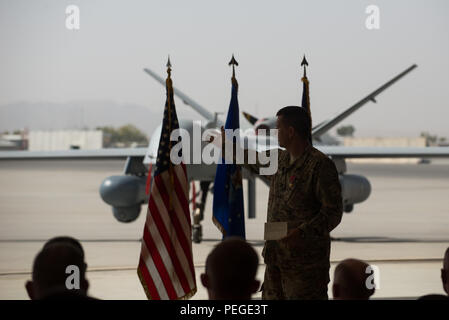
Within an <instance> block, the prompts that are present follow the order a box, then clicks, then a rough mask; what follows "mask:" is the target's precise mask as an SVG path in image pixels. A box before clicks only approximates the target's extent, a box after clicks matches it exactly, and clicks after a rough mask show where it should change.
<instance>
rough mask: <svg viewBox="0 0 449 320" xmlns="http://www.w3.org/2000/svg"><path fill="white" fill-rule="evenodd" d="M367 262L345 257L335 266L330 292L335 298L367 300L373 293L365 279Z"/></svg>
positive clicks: (366, 276) (367, 275)
mask: <svg viewBox="0 0 449 320" xmlns="http://www.w3.org/2000/svg"><path fill="white" fill-rule="evenodd" d="M368 267H369V264H367V263H366V262H364V261H361V260H357V259H346V260H343V261H342V262H340V263H339V264H338V265H337V267H336V268H335V272H334V283H333V285H332V294H333V297H334V299H336V300H368V299H369V298H370V297H371V296H372V295H373V294H374V290H375V289H374V288H372V289H369V288H368V286H367V284H366V280H367V278H368V277H369V276H371V275H372V273H367V268H368Z"/></svg>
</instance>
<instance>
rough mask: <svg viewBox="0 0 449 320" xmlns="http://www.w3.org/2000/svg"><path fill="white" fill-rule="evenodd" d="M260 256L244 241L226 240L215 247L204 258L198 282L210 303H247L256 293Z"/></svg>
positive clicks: (237, 239) (238, 239) (236, 239)
mask: <svg viewBox="0 0 449 320" xmlns="http://www.w3.org/2000/svg"><path fill="white" fill-rule="evenodd" d="M258 265H259V257H258V256H257V253H256V251H255V250H254V249H253V248H252V247H251V245H249V244H248V243H247V242H246V241H245V240H243V239H240V238H228V239H226V240H224V241H223V242H221V243H220V244H218V245H217V246H216V247H215V248H214V249H213V250H212V252H211V253H210V254H209V256H208V257H207V259H206V272H205V273H203V274H201V282H202V284H203V286H204V287H206V288H207V292H208V294H209V299H210V300H249V299H251V295H252V294H253V293H255V292H257V290H258V288H259V285H260V283H259V281H257V280H256V273H257V268H258Z"/></svg>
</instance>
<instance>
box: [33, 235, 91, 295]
mask: <svg viewBox="0 0 449 320" xmlns="http://www.w3.org/2000/svg"><path fill="white" fill-rule="evenodd" d="M67 239H68V238H66V237H65V239H64V240H62V239H59V240H55V239H52V240H50V241H49V242H47V243H46V244H45V245H44V247H43V249H42V250H41V251H40V252H39V253H38V255H37V256H36V258H35V259H34V263H33V271H32V280H31V281H28V282H27V283H26V285H25V287H26V290H27V292H28V296H29V297H30V299H32V300H42V299H90V298H89V297H88V296H87V290H88V288H89V283H88V281H87V280H86V277H85V273H86V266H87V265H86V263H85V262H84V252H83V250H82V247H81V245H79V247H78V245H75V244H74V243H73V241H72V240H67ZM69 239H72V238H69ZM73 240H75V239H73ZM75 242H76V243H78V244H79V242H77V240H75ZM80 247H81V248H80ZM80 249H81V250H80ZM69 266H70V267H69ZM68 267H69V268H68Z"/></svg>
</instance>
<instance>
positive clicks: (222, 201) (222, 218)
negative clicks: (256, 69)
mask: <svg viewBox="0 0 449 320" xmlns="http://www.w3.org/2000/svg"><path fill="white" fill-rule="evenodd" d="M237 91H238V83H237V80H236V79H235V77H233V78H232V96H231V103H230V105H229V110H228V116H227V118H226V124H225V129H234V130H235V129H238V128H240V124H239V102H238V99H237ZM222 138H223V139H224V137H222ZM212 220H213V222H214V223H215V225H216V226H217V227H218V229H220V231H221V232H222V233H223V239H224V238H226V237H230V236H238V237H241V238H243V239H245V215H244V208H243V188H242V168H241V167H240V166H239V165H236V164H225V161H224V159H223V155H222V163H221V164H218V165H217V173H216V175H215V182H214V203H213V217H212Z"/></svg>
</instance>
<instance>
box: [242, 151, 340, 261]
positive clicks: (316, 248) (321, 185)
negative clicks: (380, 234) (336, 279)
mask: <svg viewBox="0 0 449 320" xmlns="http://www.w3.org/2000/svg"><path fill="white" fill-rule="evenodd" d="M278 152H279V154H278V170H277V172H276V173H275V174H274V175H272V176H269V177H268V176H266V177H268V178H269V180H270V193H269V198H268V212H267V222H280V221H283V222H288V230H289V232H290V231H293V230H295V231H297V232H295V236H294V237H295V238H294V241H290V242H289V243H286V242H285V241H282V240H272V241H266V242H265V246H264V250H263V253H262V255H263V256H264V259H265V262H266V263H271V262H275V261H286V260H295V261H297V262H300V263H301V264H302V265H309V264H311V265H313V264H315V263H318V264H322V263H326V264H329V255H330V237H329V233H330V231H332V230H333V229H334V228H335V227H336V226H337V225H338V224H339V223H340V221H341V217H342V213H343V210H342V209H343V204H342V197H341V186H340V182H339V179H338V172H337V169H336V167H335V164H334V162H333V161H332V160H331V159H330V158H329V157H328V156H326V155H325V154H323V153H322V152H320V151H319V150H317V149H315V148H314V147H312V146H308V147H307V148H306V149H305V150H304V153H303V155H302V156H301V157H300V158H298V159H296V160H295V161H294V162H293V163H292V164H290V155H289V153H288V152H287V151H283V150H278ZM244 166H245V167H246V168H248V169H250V170H252V171H254V172H255V170H257V169H258V165H257V164H256V165H244ZM294 243H296V244H297V245H295V244H294Z"/></svg>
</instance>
